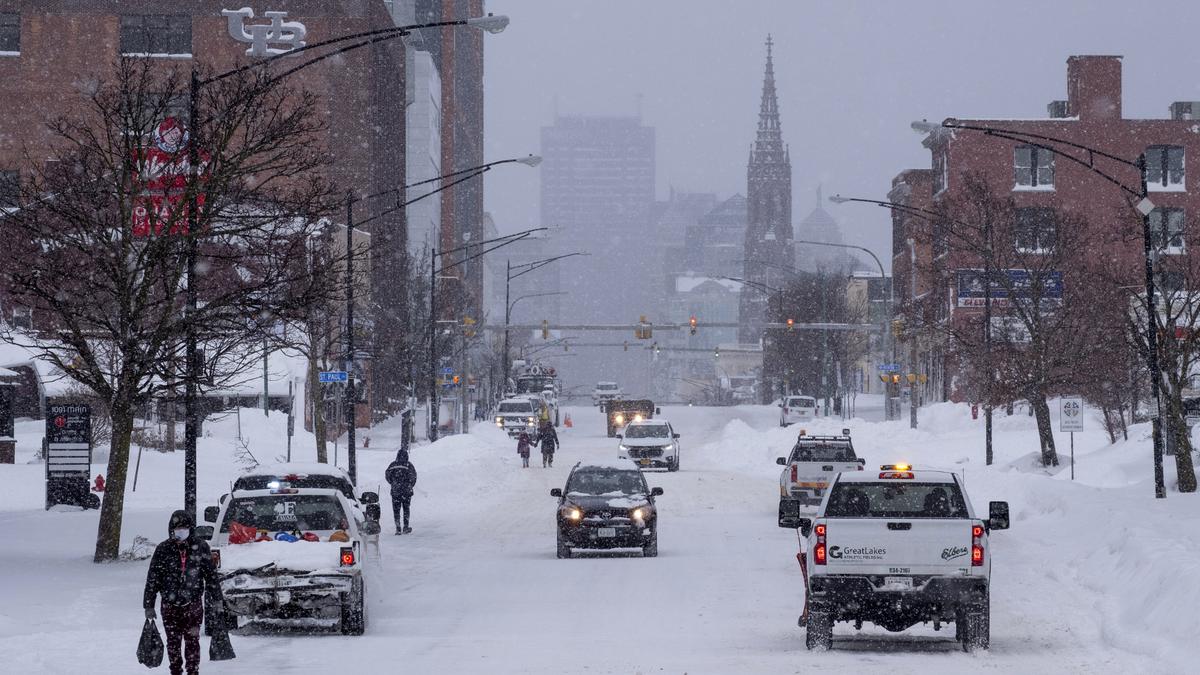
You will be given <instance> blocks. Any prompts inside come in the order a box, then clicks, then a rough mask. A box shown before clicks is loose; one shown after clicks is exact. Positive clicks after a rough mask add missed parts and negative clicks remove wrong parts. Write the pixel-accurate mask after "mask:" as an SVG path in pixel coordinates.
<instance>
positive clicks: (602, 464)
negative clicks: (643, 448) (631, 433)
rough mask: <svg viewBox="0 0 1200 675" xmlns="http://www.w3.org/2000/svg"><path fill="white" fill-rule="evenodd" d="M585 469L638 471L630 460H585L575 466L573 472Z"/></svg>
mask: <svg viewBox="0 0 1200 675" xmlns="http://www.w3.org/2000/svg"><path fill="white" fill-rule="evenodd" d="M587 469H618V470H621V471H630V470H632V471H638V470H639V469H638V466H637V464H634V463H633V460H631V459H606V458H597V459H585V460H582V461H580V462H579V463H578V464H576V465H575V469H574V470H575V471H579V470H587Z"/></svg>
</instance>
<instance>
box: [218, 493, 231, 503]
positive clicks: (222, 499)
mask: <svg viewBox="0 0 1200 675" xmlns="http://www.w3.org/2000/svg"><path fill="white" fill-rule="evenodd" d="M226 499H229V495H228V494H223V495H221V498H220V499H219V500H217V503H218V504H224V503H225V500H226Z"/></svg>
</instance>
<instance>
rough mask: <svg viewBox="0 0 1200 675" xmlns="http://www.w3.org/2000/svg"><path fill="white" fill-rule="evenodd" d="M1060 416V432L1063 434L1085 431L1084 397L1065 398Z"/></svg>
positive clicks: (1063, 398)
mask: <svg viewBox="0 0 1200 675" xmlns="http://www.w3.org/2000/svg"><path fill="white" fill-rule="evenodd" d="M1060 405H1061V406H1062V407H1061V408H1060V410H1059V415H1058V430H1059V431H1062V432H1064V433H1065V432H1075V431H1083V397H1081V396H1063V397H1062V399H1061V403H1060Z"/></svg>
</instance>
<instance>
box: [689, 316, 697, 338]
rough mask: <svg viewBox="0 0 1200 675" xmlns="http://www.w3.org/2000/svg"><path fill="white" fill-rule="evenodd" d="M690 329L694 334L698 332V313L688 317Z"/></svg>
mask: <svg viewBox="0 0 1200 675" xmlns="http://www.w3.org/2000/svg"><path fill="white" fill-rule="evenodd" d="M688 330H689V331H691V333H692V335H695V334H696V315H695V314H693V315H692V318H690V319H688Z"/></svg>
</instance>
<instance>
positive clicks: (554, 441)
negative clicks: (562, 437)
mask: <svg viewBox="0 0 1200 675" xmlns="http://www.w3.org/2000/svg"><path fill="white" fill-rule="evenodd" d="M537 433H538V440H537V442H538V443H540V444H541V446H542V467H543V468H545V467H551V466H554V451H555V450H557V449H558V432H557V431H555V430H554V425H553V424H550V420H542V425H541V427H539V428H538V432H537Z"/></svg>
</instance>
